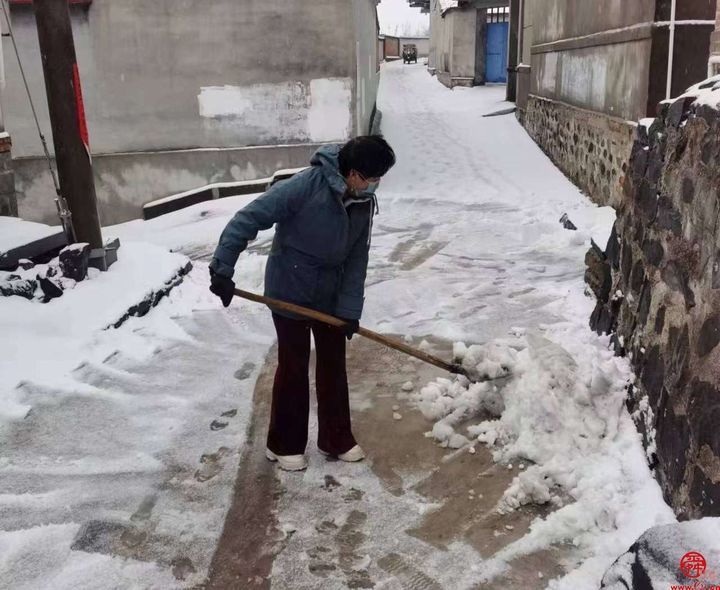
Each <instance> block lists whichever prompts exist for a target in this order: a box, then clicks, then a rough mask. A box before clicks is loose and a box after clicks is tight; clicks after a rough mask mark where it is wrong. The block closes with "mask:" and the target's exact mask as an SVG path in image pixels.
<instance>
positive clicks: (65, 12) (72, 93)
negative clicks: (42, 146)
mask: <svg viewBox="0 0 720 590" xmlns="http://www.w3.org/2000/svg"><path fill="white" fill-rule="evenodd" d="M33 8H34V10H35V19H36V21H37V30H38V39H39V41H40V56H41V58H42V65H43V71H44V73H45V88H46V91H47V98H48V107H49V111H50V126H51V128H52V134H53V144H54V146H55V160H56V162H57V169H58V176H59V179H60V192H61V193H62V197H64V198H65V199H66V200H67V203H68V206H69V209H70V213H71V214H72V226H73V228H74V230H75V239H76V240H77V241H78V242H87V243H89V244H90V248H91V249H92V251H93V254H91V258H99V257H102V259H103V261H104V254H103V241H102V232H101V230H100V218H99V216H98V210H97V197H96V195H95V182H94V179H93V171H92V161H91V159H90V146H89V141H88V131H87V123H86V121H85V110H84V107H83V100H82V91H81V89H80V75H79V73H78V67H77V59H76V57H75V43H74V41H73V34H72V26H71V24H70V11H69V8H68V1H67V0H33ZM91 264H92V263H91ZM103 265H104V263H103V262H101V263H100V266H103ZM93 266H95V265H94V264H93Z"/></svg>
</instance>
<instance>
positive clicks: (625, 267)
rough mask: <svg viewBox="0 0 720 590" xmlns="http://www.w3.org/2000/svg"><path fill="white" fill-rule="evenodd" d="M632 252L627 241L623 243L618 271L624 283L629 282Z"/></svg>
mask: <svg viewBox="0 0 720 590" xmlns="http://www.w3.org/2000/svg"><path fill="white" fill-rule="evenodd" d="M632 263H633V252H632V246H631V245H630V241H629V240H625V241H623V245H622V256H621V261H620V271H621V273H622V276H623V279H624V283H625V284H627V283H628V282H629V281H630V273H632Z"/></svg>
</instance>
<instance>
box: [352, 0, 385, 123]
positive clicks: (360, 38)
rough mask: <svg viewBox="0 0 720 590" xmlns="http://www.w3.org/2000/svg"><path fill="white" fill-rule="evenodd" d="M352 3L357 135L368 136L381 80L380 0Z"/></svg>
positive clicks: (363, 0) (364, 0) (354, 0)
mask: <svg viewBox="0 0 720 590" xmlns="http://www.w3.org/2000/svg"><path fill="white" fill-rule="evenodd" d="M352 2H353V16H354V18H353V22H354V25H355V59H356V70H357V78H356V79H357V85H356V89H355V92H356V96H355V104H356V112H355V120H356V124H355V135H366V134H368V133H369V132H370V120H371V118H372V114H373V109H374V107H375V102H376V100H377V91H378V84H379V81H380V73H379V72H378V57H377V55H378V53H377V52H378V47H377V46H378V44H377V12H376V11H377V0H352Z"/></svg>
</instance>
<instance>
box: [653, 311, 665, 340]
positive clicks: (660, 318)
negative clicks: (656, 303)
mask: <svg viewBox="0 0 720 590" xmlns="http://www.w3.org/2000/svg"><path fill="white" fill-rule="evenodd" d="M665 311H666V310H665V306H664V305H662V306H661V307H660V309H658V312H657V315H656V316H655V333H656V334H662V331H663V329H664V328H665Z"/></svg>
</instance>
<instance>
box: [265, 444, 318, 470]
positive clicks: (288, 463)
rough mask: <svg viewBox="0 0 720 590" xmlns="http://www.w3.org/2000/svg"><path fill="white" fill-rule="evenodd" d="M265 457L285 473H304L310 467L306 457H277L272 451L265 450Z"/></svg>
mask: <svg viewBox="0 0 720 590" xmlns="http://www.w3.org/2000/svg"><path fill="white" fill-rule="evenodd" d="M265 456H266V457H267V458H268V460H269V461H272V462H273V463H277V464H278V465H279V466H280V469H284V470H285V471H302V470H303V469H307V466H308V463H307V459H306V458H305V455H276V454H275V453H273V452H272V451H271V450H270V449H265Z"/></svg>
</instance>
